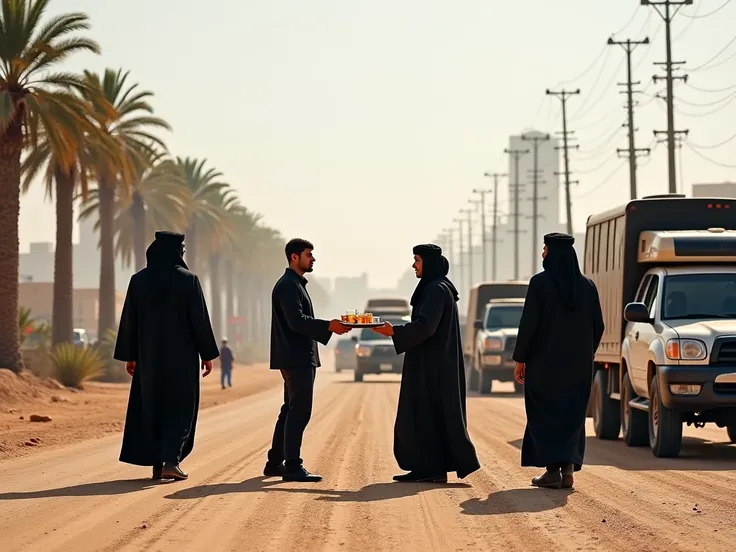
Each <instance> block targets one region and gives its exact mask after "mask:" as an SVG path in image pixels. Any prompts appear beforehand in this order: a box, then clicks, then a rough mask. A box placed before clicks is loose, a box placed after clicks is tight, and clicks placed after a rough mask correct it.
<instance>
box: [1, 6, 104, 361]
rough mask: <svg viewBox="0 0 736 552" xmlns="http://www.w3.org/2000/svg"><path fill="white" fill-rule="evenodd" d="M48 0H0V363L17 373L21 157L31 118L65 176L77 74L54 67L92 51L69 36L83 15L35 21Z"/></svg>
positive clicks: (29, 142) (76, 124)
mask: <svg viewBox="0 0 736 552" xmlns="http://www.w3.org/2000/svg"><path fill="white" fill-rule="evenodd" d="M48 4H49V0H0V8H1V9H0V295H2V297H3V306H4V312H3V316H1V317H0V366H2V367H4V368H10V369H11V370H13V371H16V372H20V371H21V370H22V369H23V358H22V356H21V352H20V336H19V334H18V324H17V320H18V269H19V248H18V214H19V211H20V188H21V154H22V152H23V149H24V148H27V147H31V148H32V147H33V146H34V145H35V144H36V141H37V138H38V137H37V136H34V135H33V133H32V132H31V133H29V132H28V130H29V129H30V128H32V127H31V126H30V125H29V121H31V120H33V119H35V120H37V121H38V127H36V128H42V129H43V132H44V133H45V135H46V137H47V139H48V141H49V142H50V143H52V144H54V149H55V152H56V153H57V154H62V152H64V151H66V152H68V153H70V154H71V155H69V157H65V156H63V155H61V156H60V161H61V165H62V167H63V168H64V169H65V170H66V172H67V174H69V173H70V171H71V170H72V167H73V165H74V156H73V152H74V150H75V147H74V146H75V144H74V142H75V138H76V137H77V132H76V131H74V130H73V129H79V128H80V127H83V126H84V124H85V122H86V121H85V114H86V107H85V106H84V104H83V103H82V102H81V101H80V100H79V98H78V97H77V96H76V95H74V94H73V93H71V91H73V90H77V89H82V88H83V87H84V83H83V81H82V79H80V78H79V77H77V76H75V75H72V74H69V73H64V72H54V67H55V66H56V65H57V64H58V63H60V62H61V61H64V60H65V59H67V58H69V57H71V56H72V55H74V54H76V53H79V52H94V53H99V51H100V48H99V46H98V45H97V44H96V43H95V42H93V41H92V40H90V39H87V38H84V37H79V36H75V33H77V32H78V31H83V30H88V29H89V18H88V17H87V15H85V14H83V13H66V14H62V15H58V16H55V17H52V18H50V19H49V20H48V21H46V22H45V23H44V22H43V19H44V15H45V12H46V9H47V7H48Z"/></svg>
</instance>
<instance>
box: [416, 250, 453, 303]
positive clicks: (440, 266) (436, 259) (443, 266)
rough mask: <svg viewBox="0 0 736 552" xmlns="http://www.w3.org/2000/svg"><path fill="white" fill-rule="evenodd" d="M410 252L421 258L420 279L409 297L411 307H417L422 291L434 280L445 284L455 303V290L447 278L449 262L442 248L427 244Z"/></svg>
mask: <svg viewBox="0 0 736 552" xmlns="http://www.w3.org/2000/svg"><path fill="white" fill-rule="evenodd" d="M412 252H413V253H414V255H419V256H420V257H421V258H422V277H421V279H420V280H419V284H417V288H416V289H415V290H414V293H413V294H412V296H411V305H412V306H416V305H418V304H419V300H420V299H421V297H422V294H423V293H424V290H425V289H427V286H428V285H429V284H430V283H431V282H434V281H436V280H442V281H443V282H445V283H446V284H447V286H448V287H449V288H450V290H451V291H452V294H453V296H454V298H455V301H457V300H458V299H459V295H458V292H457V289H456V288H455V285H454V284H453V283H452V282H451V281H450V279H449V278H448V277H447V274H448V273H449V272H450V261H448V260H447V258H446V257H445V256H444V255H442V248H441V247H440V246H439V245H435V244H433V243H427V244H422V245H417V246H415V247H414V249H413V251H412Z"/></svg>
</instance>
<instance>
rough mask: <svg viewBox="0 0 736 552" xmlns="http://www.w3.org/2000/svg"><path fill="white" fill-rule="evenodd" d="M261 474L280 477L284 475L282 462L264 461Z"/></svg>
mask: <svg viewBox="0 0 736 552" xmlns="http://www.w3.org/2000/svg"><path fill="white" fill-rule="evenodd" d="M263 475H265V476H266V477H281V476H282V475H284V464H283V462H282V463H281V464H275V463H273V462H266V466H265V467H264V468H263Z"/></svg>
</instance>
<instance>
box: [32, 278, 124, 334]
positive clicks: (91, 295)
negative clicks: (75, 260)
mask: <svg viewBox="0 0 736 552" xmlns="http://www.w3.org/2000/svg"><path fill="white" fill-rule="evenodd" d="M18 294H19V300H18V302H19V304H20V305H21V306H22V307H26V308H28V309H31V316H32V317H33V319H34V320H37V321H42V322H48V323H51V314H52V308H53V299H54V284H53V282H21V283H20V284H18ZM124 301H125V294H124V293H121V292H116V294H115V318H116V319H118V318H119V317H120V313H121V312H122V309H123V302H124ZM72 304H73V308H74V314H73V319H74V327H75V328H83V329H85V330H87V332H88V333H90V334H91V335H92V336H95V335H96V333H97V321H98V319H99V310H100V309H99V304H100V303H99V290H98V289H96V288H85V289H74V291H73V297H72Z"/></svg>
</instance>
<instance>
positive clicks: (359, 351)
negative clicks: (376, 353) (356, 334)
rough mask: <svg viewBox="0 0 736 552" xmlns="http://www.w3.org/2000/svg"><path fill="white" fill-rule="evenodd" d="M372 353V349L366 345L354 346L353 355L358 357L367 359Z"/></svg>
mask: <svg viewBox="0 0 736 552" xmlns="http://www.w3.org/2000/svg"><path fill="white" fill-rule="evenodd" d="M372 352H373V347H370V346H368V345H356V346H355V354H356V355H358V356H359V357H367V356H371V353H372Z"/></svg>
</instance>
